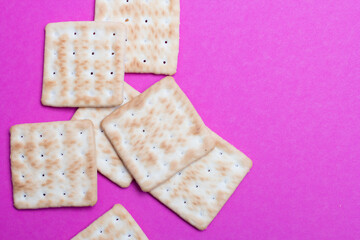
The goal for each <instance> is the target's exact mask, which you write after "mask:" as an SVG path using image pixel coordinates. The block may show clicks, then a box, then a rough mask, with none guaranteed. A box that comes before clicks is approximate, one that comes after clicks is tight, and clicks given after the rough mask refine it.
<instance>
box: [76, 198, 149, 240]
mask: <svg viewBox="0 0 360 240" xmlns="http://www.w3.org/2000/svg"><path fill="white" fill-rule="evenodd" d="M72 239H73V240H76V239H77V240H80V239H138V240H144V239H148V238H147V237H146V235H145V233H144V232H143V231H142V230H141V228H140V227H139V225H138V224H137V223H136V221H135V220H134V218H133V217H132V216H131V215H130V213H129V212H128V211H126V209H125V208H124V207H123V206H122V205H120V204H115V205H114V207H113V208H112V209H110V210H109V211H107V212H106V213H105V214H104V215H102V216H101V217H99V218H98V219H97V220H95V221H94V222H93V223H91V224H90V225H89V226H88V227H87V228H85V229H84V230H83V231H81V232H80V233H79V234H77V235H76V236H75V237H73V238H72Z"/></svg>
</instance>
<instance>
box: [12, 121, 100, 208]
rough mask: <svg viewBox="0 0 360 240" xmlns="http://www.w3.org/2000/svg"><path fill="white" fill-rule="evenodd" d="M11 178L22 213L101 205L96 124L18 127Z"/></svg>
mask: <svg viewBox="0 0 360 240" xmlns="http://www.w3.org/2000/svg"><path fill="white" fill-rule="evenodd" d="M10 133H11V155H10V158H11V175H12V184H13V198H14V205H15V207H16V208H18V209H24V208H47V207H62V206H93V205H94V204H95V203H96V201H97V173H96V159H95V140H94V130H93V125H92V123H91V121H89V120H82V121H66V122H48V123H31V124H19V125H14V126H12V127H11V129H10Z"/></svg>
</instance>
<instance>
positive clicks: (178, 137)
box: [102, 77, 214, 192]
mask: <svg viewBox="0 0 360 240" xmlns="http://www.w3.org/2000/svg"><path fill="white" fill-rule="evenodd" d="M102 127H103V129H104V130H105V133H106V135H107V137H108V138H109V140H110V141H111V143H112V145H113V146H114V148H115V150H116V151H117V153H118V154H119V156H120V157H121V159H122V160H123V162H124V164H125V166H126V167H127V169H128V170H129V171H130V173H131V175H132V176H133V177H134V178H135V180H136V182H137V183H138V184H139V185H140V187H141V189H142V190H143V191H145V192H147V191H150V190H151V189H152V188H154V187H156V186H157V185H159V184H160V183H162V182H163V181H165V180H166V179H168V178H170V177H171V176H172V175H174V174H175V173H176V172H177V171H179V170H181V169H183V168H184V167H186V166H187V165H189V164H190V163H192V162H193V161H195V160H197V159H199V158H200V157H202V156H204V155H205V154H207V153H208V152H210V151H211V150H212V149H213V148H214V141H213V139H212V138H211V137H210V131H209V130H208V129H207V127H206V126H205V125H204V123H203V121H202V120H201V118H200V116H199V115H198V113H197V112H196V110H195V109H194V107H193V106H192V104H191V102H190V101H189V99H188V98H187V97H186V95H185V94H184V93H183V92H182V91H181V89H180V88H179V86H178V85H177V84H176V83H175V80H174V79H173V78H172V77H166V78H164V79H163V80H161V81H159V82H157V83H155V84H154V85H153V86H151V87H150V88H149V89H147V90H146V91H145V92H144V93H142V94H140V95H139V96H137V97H136V98H134V99H133V100H132V101H130V102H128V103H127V104H125V105H123V106H122V107H120V108H118V109H117V110H115V111H114V112H113V113H111V114H110V115H109V116H108V117H106V118H105V119H104V120H103V121H102Z"/></svg>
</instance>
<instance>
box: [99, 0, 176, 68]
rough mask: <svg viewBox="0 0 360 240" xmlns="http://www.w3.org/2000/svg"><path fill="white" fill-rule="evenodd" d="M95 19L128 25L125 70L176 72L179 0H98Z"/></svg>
mask: <svg viewBox="0 0 360 240" xmlns="http://www.w3.org/2000/svg"><path fill="white" fill-rule="evenodd" d="M95 21H119V22H122V23H125V24H126V25H127V27H128V32H127V41H126V58H125V71H126V72H136V73H155V74H166V75H172V74H174V73H175V72H176V68H177V61H178V53H179V25H180V0H121V1H109V0H96V8H95Z"/></svg>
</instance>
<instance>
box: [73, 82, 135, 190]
mask: <svg viewBox="0 0 360 240" xmlns="http://www.w3.org/2000/svg"><path fill="white" fill-rule="evenodd" d="M139 94H140V93H139V92H138V91H136V90H135V89H134V88H132V87H131V86H130V85H128V84H127V83H125V84H124V102H123V104H125V103H126V102H128V101H130V100H131V99H132V98H134V97H136V96H137V95H139ZM116 108H117V107H111V108H79V109H78V110H77V111H76V112H75V114H74V116H73V117H72V120H80V119H89V120H91V121H92V122H93V124H94V126H95V139H96V141H95V142H96V160H97V169H98V171H99V172H100V173H101V174H103V175H104V176H106V177H107V178H108V179H110V180H111V181H113V182H114V183H116V184H117V185H119V186H120V187H124V188H125V187H128V186H129V185H130V183H131V181H132V179H133V178H132V177H131V175H130V173H129V172H128V170H127V169H126V168H125V166H124V164H123V162H122V160H121V159H120V158H119V156H118V155H117V154H116V152H115V150H114V148H113V146H112V145H111V143H110V142H109V140H108V139H107V138H106V136H105V134H104V131H103V130H102V129H101V127H100V123H101V121H102V120H103V119H104V118H105V117H106V116H107V115H109V114H110V113H111V112H113V111H114V110H115V109H116Z"/></svg>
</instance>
